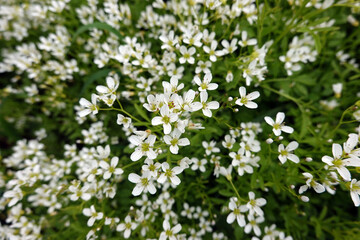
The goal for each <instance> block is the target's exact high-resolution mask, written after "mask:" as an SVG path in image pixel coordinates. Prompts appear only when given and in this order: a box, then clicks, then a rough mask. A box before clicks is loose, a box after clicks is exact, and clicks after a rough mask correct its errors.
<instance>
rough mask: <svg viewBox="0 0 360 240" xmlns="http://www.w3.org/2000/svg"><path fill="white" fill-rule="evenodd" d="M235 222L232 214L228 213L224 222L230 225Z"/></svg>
mask: <svg viewBox="0 0 360 240" xmlns="http://www.w3.org/2000/svg"><path fill="white" fill-rule="evenodd" d="M234 221H235V214H234V213H230V214H229V215H228V216H227V218H226V222H227V223H228V224H232V223H233V222H234Z"/></svg>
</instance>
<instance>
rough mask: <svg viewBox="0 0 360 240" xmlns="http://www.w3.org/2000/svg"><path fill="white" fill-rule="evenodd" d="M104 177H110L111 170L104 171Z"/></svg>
mask: <svg viewBox="0 0 360 240" xmlns="http://www.w3.org/2000/svg"><path fill="white" fill-rule="evenodd" d="M103 177H104V179H105V180H106V179H109V178H110V177H111V172H109V171H106V172H105V173H104V176H103Z"/></svg>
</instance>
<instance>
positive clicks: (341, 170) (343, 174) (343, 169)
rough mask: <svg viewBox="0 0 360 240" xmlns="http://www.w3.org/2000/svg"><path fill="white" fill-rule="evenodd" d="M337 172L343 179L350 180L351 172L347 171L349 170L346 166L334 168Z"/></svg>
mask: <svg viewBox="0 0 360 240" xmlns="http://www.w3.org/2000/svg"><path fill="white" fill-rule="evenodd" d="M336 169H337V171H338V173H339V174H340V176H341V177H342V178H344V180H345V181H350V180H351V174H350V172H349V170H348V169H347V168H346V167H343V166H340V167H338V168H336Z"/></svg>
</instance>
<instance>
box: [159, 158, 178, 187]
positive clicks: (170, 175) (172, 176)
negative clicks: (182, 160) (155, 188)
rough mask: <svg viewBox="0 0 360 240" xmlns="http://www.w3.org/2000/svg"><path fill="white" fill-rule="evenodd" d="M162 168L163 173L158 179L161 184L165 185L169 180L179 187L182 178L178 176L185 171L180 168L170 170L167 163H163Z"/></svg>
mask: <svg viewBox="0 0 360 240" xmlns="http://www.w3.org/2000/svg"><path fill="white" fill-rule="evenodd" d="M161 168H162V170H163V172H162V173H161V175H160V176H159V178H158V180H157V181H158V182H159V183H164V182H165V181H166V179H169V180H170V181H171V183H172V184H174V185H179V184H180V182H181V181H180V178H179V177H178V176H176V175H178V174H180V173H181V172H182V171H183V169H182V168H181V167H179V166H176V167H174V168H173V169H170V166H169V164H168V163H167V162H163V163H162V165H161Z"/></svg>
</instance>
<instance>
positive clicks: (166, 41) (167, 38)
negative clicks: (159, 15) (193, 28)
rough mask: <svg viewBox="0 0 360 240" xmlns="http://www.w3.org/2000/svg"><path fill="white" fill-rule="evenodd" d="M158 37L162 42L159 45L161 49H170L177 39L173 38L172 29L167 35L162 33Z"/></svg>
mask: <svg viewBox="0 0 360 240" xmlns="http://www.w3.org/2000/svg"><path fill="white" fill-rule="evenodd" d="M159 39H160V40H161V41H162V42H163V43H164V44H163V45H161V49H168V50H172V49H173V47H174V46H175V45H176V44H177V43H178V40H177V39H176V38H175V34H174V31H172V30H171V31H170V32H169V35H168V36H166V35H162V36H160V37H159Z"/></svg>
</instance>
